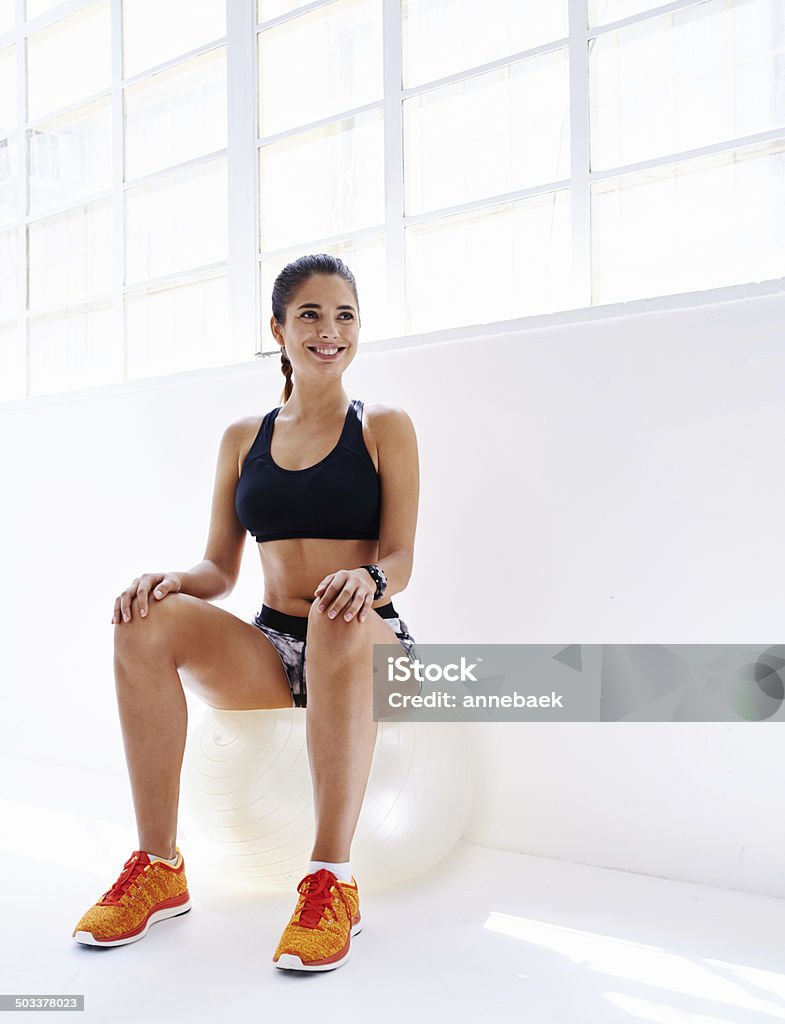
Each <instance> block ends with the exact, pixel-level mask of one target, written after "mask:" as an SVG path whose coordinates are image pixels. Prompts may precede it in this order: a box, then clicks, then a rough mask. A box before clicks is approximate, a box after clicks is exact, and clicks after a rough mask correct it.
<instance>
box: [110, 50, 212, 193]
mask: <svg viewBox="0 0 785 1024" xmlns="http://www.w3.org/2000/svg"><path fill="white" fill-rule="evenodd" d="M225 146H226V47H225V46H217V47H216V48H215V49H214V50H208V52H207V53H203V54H202V55H201V56H199V57H194V58H193V60H188V61H184V62H183V63H182V64H176V65H175V66H174V67H173V68H170V69H169V70H167V71H162V72H160V73H159V74H157V75H151V76H150V77H149V78H145V79H143V80H142V81H141V82H139V83H138V84H137V85H132V86H131V87H130V88H128V89H126V90H125V177H126V181H127V180H129V179H132V178H139V177H142V175H145V174H150V173H152V172H153V171H158V170H160V169H161V168H163V167H171V166H172V165H173V164H179V163H183V162H185V161H186V160H191V159H192V158H193V157H197V156H201V155H202V154H203V153H212V152H213V151H214V150H216V149H223V148H224V147H225Z"/></svg>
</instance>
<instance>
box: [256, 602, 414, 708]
mask: <svg viewBox="0 0 785 1024" xmlns="http://www.w3.org/2000/svg"><path fill="white" fill-rule="evenodd" d="M374 611H375V612H376V613H377V614H378V615H380V616H381V617H382V618H383V619H385V620H386V621H387V622H389V624H390V626H391V627H392V629H393V632H394V633H395V635H396V636H397V637H398V639H399V640H400V642H401V645H402V647H403V649H404V650H405V651H406V654H407V657H408V658H409V660H410V661H412V662H414V661H416V660H417V658H418V653H417V648H416V646H415V641H414V637H413V636H412V635H411V633H410V632H409V627H408V626H407V625H406V623H405V622H404V621H403V619H402V618H400V616H399V615H398V613H397V612H396V611H395V609H394V608H393V605H392V602H390V603H389V604H385V605H382V607H381V608H374ZM252 625H254V626H256V627H257V628H258V629H260V630H261V631H262V632H263V633H264V634H265V636H267V637H269V639H270V641H271V643H272V644H273V646H274V647H275V649H276V650H277V651H278V654H279V656H280V658H281V661H282V662H283V667H284V669H285V671H286V678H287V679H288V680H289V689H290V690H291V691H292V698H293V700H294V705H295V707H298V708H304V707H306V706H307V701H308V691H307V689H306V685H305V635H306V631H307V626H308V618H307V616H300V615H286V614H284V612H279V611H278V610H277V609H275V608H270V607H269V606H268V605H266V604H263V605H262V607H261V609H260V610H259V611H258V612H257V613H256V615H255V616H254V619H253V621H252ZM421 688H422V687H421Z"/></svg>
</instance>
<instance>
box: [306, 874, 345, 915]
mask: <svg viewBox="0 0 785 1024" xmlns="http://www.w3.org/2000/svg"><path fill="white" fill-rule="evenodd" d="M335 882H336V876H335V875H334V874H333V873H332V871H328V870H327V868H319V870H318V871H314V872H312V874H310V875H306V876H305V878H304V879H303V880H302V881H301V882H300V884H299V885H298V886H297V891H298V892H299V893H301V894H302V896H303V905H302V909H301V910H300V917H299V923H300V924H301V925H302V926H303V927H304V928H318V927H319V922H320V921H321V919H322V918H323V917H327V916H328V915H327V907H328V906H329V905H330V903H331V902H332V887H333V885H335ZM338 891H339V892H340V888H339V889H338ZM332 917H333V919H334V920H337V918H336V916H335V911H333V913H332Z"/></svg>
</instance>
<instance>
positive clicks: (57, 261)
mask: <svg viewBox="0 0 785 1024" xmlns="http://www.w3.org/2000/svg"><path fill="white" fill-rule="evenodd" d="M28 230H29V235H28V238H29V256H28V264H29V282H30V283H29V288H30V300H29V301H30V309H41V308H42V307H44V306H54V305H58V304H61V303H62V304H65V303H67V302H69V300H78V299H83V298H84V297H86V296H92V295H95V293H96V292H108V291H109V289H110V288H111V286H112V204H111V201H110V200H109V199H102V200H100V201H99V202H96V203H90V204H88V205H86V206H78V207H77V208H76V209H73V210H68V211H66V212H65V213H61V214H58V215H57V216H56V217H49V218H48V219H47V220H45V221H40V222H38V223H36V224H31V225H30V227H29V229H28Z"/></svg>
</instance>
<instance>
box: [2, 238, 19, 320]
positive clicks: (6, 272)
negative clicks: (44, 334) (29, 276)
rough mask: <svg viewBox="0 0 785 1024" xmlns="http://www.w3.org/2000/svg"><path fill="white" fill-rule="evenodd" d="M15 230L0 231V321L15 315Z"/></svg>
mask: <svg viewBox="0 0 785 1024" xmlns="http://www.w3.org/2000/svg"><path fill="white" fill-rule="evenodd" d="M16 240H17V234H16V228H11V229H10V231H0V319H4V318H5V317H7V316H15V315H16V313H17V305H18V303H17V283H16Z"/></svg>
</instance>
